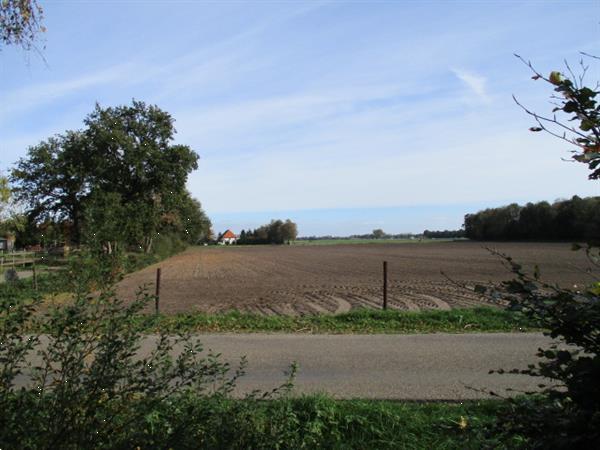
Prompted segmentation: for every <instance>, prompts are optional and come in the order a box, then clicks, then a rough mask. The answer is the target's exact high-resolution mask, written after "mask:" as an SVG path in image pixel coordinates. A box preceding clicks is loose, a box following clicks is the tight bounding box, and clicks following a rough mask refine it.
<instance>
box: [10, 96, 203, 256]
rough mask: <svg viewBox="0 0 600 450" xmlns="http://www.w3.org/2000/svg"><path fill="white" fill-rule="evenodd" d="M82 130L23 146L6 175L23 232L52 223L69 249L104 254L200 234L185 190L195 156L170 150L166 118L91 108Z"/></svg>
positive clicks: (197, 209) (136, 110)
mask: <svg viewBox="0 0 600 450" xmlns="http://www.w3.org/2000/svg"><path fill="white" fill-rule="evenodd" d="M84 124H85V126H86V127H85V129H84V130H81V131H67V132H66V133H64V134H63V135H57V136H54V137H51V138H49V139H47V140H46V141H42V142H41V143H39V144H38V145H36V146H33V147H30V148H29V150H28V154H27V157H26V158H22V159H20V160H19V161H18V163H17V165H16V168H15V169H14V170H13V171H12V174H11V179H12V181H13V182H14V193H15V196H16V198H17V200H19V201H22V202H23V203H24V204H25V205H26V207H27V214H28V217H29V220H30V223H31V226H30V227H29V228H30V231H35V230H34V229H35V228H36V227H37V228H39V227H40V225H41V224H43V223H46V224H48V223H49V224H54V226H56V227H63V228H68V229H69V235H70V236H69V238H70V239H71V240H72V241H73V242H74V243H75V244H79V243H81V242H83V241H86V242H88V243H91V244H92V245H94V244H97V245H100V246H102V247H104V248H105V249H106V251H107V252H110V251H112V248H113V247H114V244H115V243H116V242H117V241H121V242H123V243H124V244H126V245H129V246H135V247H137V248H141V249H143V250H144V251H145V252H150V251H151V250H152V246H153V242H154V239H155V238H156V237H157V236H158V235H159V233H161V231H163V232H170V233H176V234H179V235H180V236H181V239H182V240H185V241H187V242H196V241H197V240H198V239H200V238H202V236H204V235H206V234H207V233H208V230H209V229H210V221H209V220H208V218H207V217H206V215H205V214H204V212H203V211H202V209H201V206H200V203H199V202H197V201H196V200H194V199H192V198H191V196H190V194H189V193H188V192H187V191H186V189H185V183H186V180H187V176H188V174H189V173H190V172H191V171H192V170H194V169H196V168H197V161H198V155H197V154H196V153H195V152H194V151H193V150H191V149H190V148H189V147H187V146H184V145H174V144H172V141H173V139H174V134H175V128H174V127H173V118H172V117H171V116H170V115H169V114H168V113H166V112H164V111H162V110H161V109H159V108H158V107H156V106H152V105H146V104H145V103H143V102H139V101H135V100H134V101H133V102H132V104H131V105H129V106H119V107H115V108H101V107H100V106H99V105H96V108H95V109H94V111H93V112H92V113H91V114H90V115H88V116H87V118H86V119H85V120H84ZM29 234H30V238H32V239H35V238H36V233H35V232H30V233H29ZM37 235H38V236H37V237H39V235H41V233H39V232H38V233H37ZM63 240H64V239H63ZM38 242H39V241H38ZM31 243H33V242H31Z"/></svg>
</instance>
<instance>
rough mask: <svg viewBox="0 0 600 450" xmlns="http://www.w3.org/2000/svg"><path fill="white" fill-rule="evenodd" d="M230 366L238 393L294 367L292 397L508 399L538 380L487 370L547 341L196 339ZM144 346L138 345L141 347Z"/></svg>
mask: <svg viewBox="0 0 600 450" xmlns="http://www.w3.org/2000/svg"><path fill="white" fill-rule="evenodd" d="M200 339H201V341H202V342H203V343H204V346H205V349H212V350H214V351H216V352H219V353H221V354H222V355H223V358H225V359H226V360H228V361H230V362H231V363H232V364H235V363H236V361H238V359H239V358H240V357H241V356H242V355H246V356H247V358H248V362H249V365H248V368H247V374H246V376H244V377H243V378H242V379H241V380H240V381H239V385H238V391H237V392H238V393H239V394H243V393H244V392H248V391H251V390H253V389H260V390H270V389H272V388H274V387H276V386H278V385H280V384H281V383H282V382H283V381H284V380H285V376H284V372H285V371H286V370H287V369H288V368H289V365H290V363H291V362H292V361H296V362H298V364H299V373H298V376H297V379H296V383H295V388H294V392H295V393H297V394H300V393H314V392H327V393H329V394H331V395H333V396H335V397H338V398H375V399H411V400H463V399H474V398H485V397H488V395H487V394H486V393H485V392H486V391H488V390H493V391H495V392H497V393H499V394H503V395H510V392H508V391H507V388H510V389H515V390H517V391H523V390H535V389H536V386H537V384H538V383H539V381H540V380H539V379H534V378H532V377H528V376H524V375H498V374H492V375H490V374H489V373H488V372H489V370H490V369H499V368H504V369H513V368H526V367H527V364H530V363H532V362H534V361H535V360H536V358H537V357H536V356H535V354H536V351H537V349H538V348H539V347H540V346H544V347H545V346H546V345H548V344H549V342H551V341H550V339H549V338H547V337H544V336H543V335H542V334H540V333H522V334H515V333H498V334H425V335H299V334H295V335H291V334H241V335H240V334H235V335H234V334H218V335H202V336H201V337H200ZM148 343H149V342H146V345H147V344H148Z"/></svg>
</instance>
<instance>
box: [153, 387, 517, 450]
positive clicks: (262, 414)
mask: <svg viewBox="0 0 600 450" xmlns="http://www.w3.org/2000/svg"><path fill="white" fill-rule="evenodd" d="M506 408H507V405H506V404H505V403H504V402H502V401H497V400H496V401H490V400H488V401H471V402H465V403H461V404H456V403H454V404H452V403H414V402H394V401H378V400H334V399H331V398H330V397H327V396H322V395H321V396H319V395H316V396H315V395H313V396H306V397H300V398H282V399H276V400H270V401H252V400H250V401H249V400H225V401H218V400H217V401H216V402H213V403H212V405H211V401H210V400H209V401H208V402H207V401H203V402H201V401H198V400H197V399H194V398H193V397H192V398H190V399H188V400H185V399H183V400H182V401H181V402H177V403H175V404H174V405H172V406H171V408H169V409H167V410H165V411H161V414H160V415H158V417H161V418H162V419H163V420H165V422H166V423H162V424H160V426H157V424H156V422H155V423H154V424H153V425H154V428H155V429H156V430H168V429H171V430H172V429H177V427H176V426H173V425H175V424H171V423H168V422H169V421H177V420H178V417H177V416H178V415H182V411H185V414H186V415H187V417H186V418H187V420H188V424H189V425H188V426H187V428H186V429H185V434H186V436H185V437H183V436H182V440H175V439H174V440H172V441H170V442H161V444H163V445H164V446H165V448H166V447H169V446H172V447H173V448H192V447H188V446H187V445H186V442H185V441H186V440H188V439H189V441H187V442H192V446H194V447H193V448H197V447H196V446H202V448H280V449H296V448H329V449H465V450H466V449H480V448H507V449H508V448H511V449H512V448H519V447H521V446H523V444H524V439H523V438H522V437H520V436H497V435H493V434H490V433H489V432H488V431H487V429H488V428H489V427H491V426H493V425H494V423H495V421H496V418H497V415H498V414H499V413H500V412H502V411H503V410H505V409H506ZM148 417H157V415H151V414H149V415H148ZM207 417H210V419H208V420H207ZM206 422H209V423H206ZM182 431H183V430H180V433H182ZM182 434H183V433H182ZM172 437H173V438H175V436H172ZM149 443H151V444H158V442H156V441H155V440H151V441H150V442H149ZM142 448H143V447H142Z"/></svg>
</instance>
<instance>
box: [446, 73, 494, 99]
mask: <svg viewBox="0 0 600 450" xmlns="http://www.w3.org/2000/svg"><path fill="white" fill-rule="evenodd" d="M452 72H453V73H454V75H456V77H457V78H458V79H459V80H460V81H462V82H463V83H464V84H465V85H466V86H467V87H468V88H469V89H470V90H471V91H472V92H473V93H474V94H475V95H477V97H478V98H479V99H480V100H482V101H484V102H489V101H490V97H489V95H488V93H487V90H486V84H487V79H486V78H485V77H484V76H482V75H478V74H476V73H473V72H469V71H466V70H462V69H456V68H454V69H452Z"/></svg>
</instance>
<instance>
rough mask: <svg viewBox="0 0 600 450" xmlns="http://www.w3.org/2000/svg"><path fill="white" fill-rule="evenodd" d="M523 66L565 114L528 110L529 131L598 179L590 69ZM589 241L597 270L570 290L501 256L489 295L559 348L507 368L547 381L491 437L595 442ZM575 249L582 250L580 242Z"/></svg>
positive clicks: (596, 295) (599, 125)
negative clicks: (502, 277)
mask: <svg viewBox="0 0 600 450" xmlns="http://www.w3.org/2000/svg"><path fill="white" fill-rule="evenodd" d="M592 58H595V57H592ZM596 59H597V58H596ZM527 65H528V66H529V67H530V68H531V69H532V70H533V72H534V76H533V79H534V80H544V81H545V82H547V83H549V84H550V85H552V86H553V87H554V91H555V92H556V93H557V95H553V97H552V98H553V101H554V104H555V108H554V110H553V113H555V114H556V113H559V114H560V113H562V114H565V115H566V116H567V119H566V120H565V119H562V118H559V117H557V115H553V116H552V117H544V116H540V115H538V114H536V113H533V112H531V111H529V110H527V109H525V111H526V112H527V113H528V114H530V115H531V116H532V117H533V118H534V119H535V121H536V123H537V126H535V127H532V128H531V131H533V132H538V131H546V132H548V133H550V134H552V135H553V136H555V137H557V138H559V139H562V140H564V141H566V142H568V143H569V144H571V145H575V146H576V148H577V149H576V150H575V151H574V152H573V153H574V159H575V160H576V161H579V162H582V163H585V164H587V165H588V167H589V169H590V170H591V173H590V176H589V177H590V179H592V180H597V179H600V103H599V102H598V101H597V100H596V98H597V97H598V94H600V89H599V85H598V84H597V85H596V87H595V88H589V87H586V86H584V76H585V74H586V72H587V70H588V66H586V65H585V64H584V62H583V60H582V61H581V74H580V75H579V76H575V74H574V72H573V71H572V70H571V68H570V67H569V66H568V65H567V70H568V72H569V75H570V78H569V77H567V76H565V75H564V74H562V73H560V72H557V71H554V72H551V74H550V75H549V76H548V77H544V76H543V75H542V74H541V73H539V72H538V71H536V70H535V69H534V68H533V66H532V65H531V63H527ZM562 117H565V116H562ZM591 238H592V239H591V240H590V242H589V244H588V245H587V247H586V248H585V250H584V251H585V252H586V253H587V255H588V257H589V260H590V263H591V265H592V268H593V269H595V270H592V269H590V277H591V278H590V279H591V280H592V281H591V282H590V284H589V285H587V286H579V287H577V288H575V289H562V288H560V287H558V286H555V285H553V284H549V283H545V282H543V281H542V279H541V278H540V274H539V273H537V270H536V271H535V272H534V273H533V274H530V273H527V272H526V271H524V270H523V268H522V267H521V266H520V265H519V264H518V263H517V262H515V261H513V259H512V258H511V257H510V256H507V255H500V256H501V257H502V258H503V260H504V261H505V263H506V265H507V266H508V267H509V269H510V270H511V271H512V272H513V273H514V275H515V276H516V278H515V279H513V280H511V281H509V282H507V283H505V284H504V286H503V289H501V290H500V291H496V292H492V294H495V295H500V296H503V297H504V298H509V299H510V300H511V301H512V308H513V309H517V310H519V311H520V312H521V313H522V314H524V315H525V316H526V317H528V318H530V319H531V320H534V321H536V322H538V323H540V324H541V325H542V326H544V328H547V329H548V330H549V331H548V334H549V335H550V336H551V337H553V338H556V339H557V340H558V341H559V344H560V345H553V346H551V347H550V348H548V349H540V351H539V354H538V356H539V357H540V358H541V359H540V360H539V361H538V362H537V363H536V364H531V365H529V367H528V368H527V369H526V370H511V372H514V373H522V374H526V375H531V376H534V377H544V378H545V379H546V380H549V381H550V382H549V383H548V382H547V381H545V380H544V381H541V387H543V388H544V389H543V392H542V394H541V396H540V395H539V394H530V396H529V397H525V398H522V399H519V400H511V401H510V402H509V403H510V405H511V407H510V408H509V409H508V410H507V411H505V412H504V413H502V414H500V415H499V422H498V425H497V426H494V427H492V431H491V432H492V434H494V435H498V434H499V433H504V434H505V435H513V434H521V435H526V436H528V437H529V439H531V445H530V447H532V448H540V449H548V448H552V449H591V448H599V447H600V385H599V384H598V380H600V278H599V277H598V276H597V275H596V273H597V269H598V267H600V250H599V247H598V242H599V241H600V234H594V235H593V236H591ZM575 249H576V250H582V248H581V247H580V246H576V247H575ZM565 344H566V345H565Z"/></svg>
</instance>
